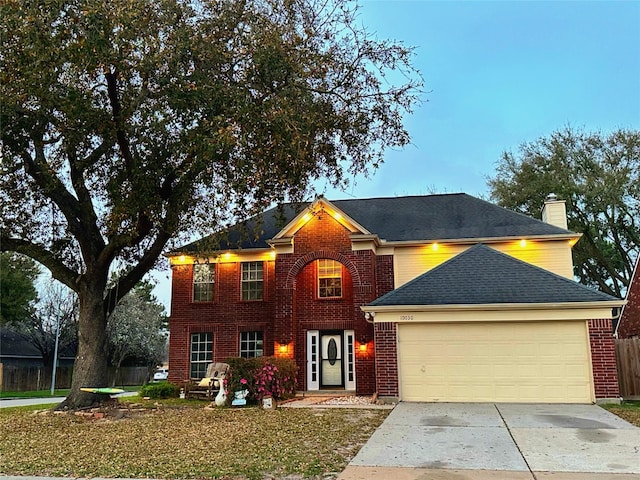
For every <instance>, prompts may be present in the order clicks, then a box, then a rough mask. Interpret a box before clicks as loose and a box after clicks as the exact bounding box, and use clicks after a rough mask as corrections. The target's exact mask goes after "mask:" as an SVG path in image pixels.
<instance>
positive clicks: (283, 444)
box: [0, 400, 389, 479]
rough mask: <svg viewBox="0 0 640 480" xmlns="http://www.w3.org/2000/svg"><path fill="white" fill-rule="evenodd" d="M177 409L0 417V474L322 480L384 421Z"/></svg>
mask: <svg viewBox="0 0 640 480" xmlns="http://www.w3.org/2000/svg"><path fill="white" fill-rule="evenodd" d="M178 401H179V400H175V401H173V400H172V401H171V402H168V401H164V400H162V401H160V403H161V404H162V407H161V408H159V409H156V410H152V411H149V410H143V411H138V410H135V409H132V410H129V411H128V413H125V414H124V415H122V414H121V415H120V416H117V415H115V416H112V417H110V416H108V417H107V418H104V419H95V418H94V419H92V418H86V417H81V416H76V415H73V414H69V413H67V414H53V413H50V412H38V413H34V410H33V409H1V410H0V472H2V473H3V474H5V475H49V476H69V477H132V478H143V477H148V478H175V479H181V478H183V479H200V478H211V479H216V478H217V479H220V478H234V479H262V478H264V477H265V475H273V476H276V477H284V476H286V475H292V474H298V475H303V476H305V477H309V476H314V475H322V474H326V473H330V472H340V471H342V470H343V469H344V468H345V466H346V465H347V463H348V462H349V460H350V459H351V458H353V456H355V454H356V453H357V451H358V450H359V449H360V447H361V446H362V445H363V444H364V443H365V442H366V440H367V439H368V438H369V437H370V436H371V434H372V433H373V432H374V431H375V429H376V428H377V427H378V426H379V425H380V423H382V421H383V420H384V418H385V417H386V416H387V414H388V412H389V411H388V410H367V409H307V408H304V409H294V408H278V409H276V410H275V411H265V410H262V409H261V408H257V407H253V408H217V409H213V410H205V409H204V408H202V404H203V403H204V404H207V403H208V402H193V401H189V402H188V403H181V404H179V403H175V402H178ZM182 402H184V400H182ZM139 403H140V402H138V404H139ZM157 403H158V402H154V401H150V402H148V403H147V404H146V405H147V406H151V405H156V404H157ZM9 410H11V411H9ZM112 413H113V412H112ZM45 439H46V441H45Z"/></svg>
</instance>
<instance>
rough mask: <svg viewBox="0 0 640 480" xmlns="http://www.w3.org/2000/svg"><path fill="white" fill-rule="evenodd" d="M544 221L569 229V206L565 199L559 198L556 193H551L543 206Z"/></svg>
mask: <svg viewBox="0 0 640 480" xmlns="http://www.w3.org/2000/svg"><path fill="white" fill-rule="evenodd" d="M542 221H543V222H545V223H548V224H550V225H555V226H556V227H560V228H564V229H565V230H566V229H567V206H566V202H565V201H564V200H558V196H557V195H556V194H555V193H550V194H549V195H547V198H546V199H545V201H544V206H543V207H542Z"/></svg>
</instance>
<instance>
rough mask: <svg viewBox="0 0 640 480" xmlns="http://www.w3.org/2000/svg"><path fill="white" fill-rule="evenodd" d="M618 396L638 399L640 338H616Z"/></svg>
mask: <svg viewBox="0 0 640 480" xmlns="http://www.w3.org/2000/svg"><path fill="white" fill-rule="evenodd" d="M616 358H617V362H618V382H619V384H620V396H621V397H622V398H623V399H625V400H640V338H623V339H618V340H616Z"/></svg>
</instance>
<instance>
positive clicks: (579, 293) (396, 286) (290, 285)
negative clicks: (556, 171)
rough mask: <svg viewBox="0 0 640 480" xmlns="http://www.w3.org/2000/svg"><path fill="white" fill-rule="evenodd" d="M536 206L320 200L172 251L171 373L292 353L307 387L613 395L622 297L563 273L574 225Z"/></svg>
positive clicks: (398, 392)
mask: <svg viewBox="0 0 640 480" xmlns="http://www.w3.org/2000/svg"><path fill="white" fill-rule="evenodd" d="M542 218H543V220H544V221H540V220H536V219H533V218H530V217H528V216H525V215H521V214H518V213H515V212H512V211H510V210H506V209H504V208H501V207H498V206H496V205H493V204H491V203H489V202H486V201H484V200H480V199H477V198H474V197H472V196H469V195H466V194H448V195H429V196H411V197H396V198H372V199H354V200H338V201H333V202H330V201H328V200H326V199H323V198H321V199H319V200H316V201H314V202H313V203H309V204H301V205H293V204H287V205H284V206H283V207H281V208H274V209H271V210H268V211H266V212H264V213H263V214H262V215H261V216H259V217H258V218H254V219H252V220H250V221H249V222H247V224H246V225H237V226H235V227H232V228H231V229H230V230H229V232H228V233H227V236H226V237H219V236H218V237H210V238H206V239H203V240H201V241H199V242H195V243H193V244H190V245H186V246H185V247H182V248H180V249H178V250H176V251H173V252H170V253H169V254H168V255H167V256H168V257H169V259H170V262H171V267H172V272H173V279H172V298H171V320H170V330H171V337H170V351H169V361H170V363H171V370H170V373H169V379H170V380H172V381H176V382H179V381H182V380H185V379H186V378H200V377H202V376H203V374H204V371H205V369H206V365H207V363H208V362H211V361H224V359H226V358H228V357H230V356H245V357H252V356H257V355H277V356H282V357H289V358H292V359H293V360H295V362H296V364H297V365H298V368H299V371H298V378H297V381H298V389H299V390H304V391H314V390H325V389H326V390H346V391H355V392H357V393H358V394H372V393H374V392H377V393H378V395H379V396H380V397H381V398H386V399H394V400H395V399H399V400H405V401H469V402H474V401H478V402H486V401H500V402H507V401H508V402H554V403H555V402H558V403H567V402H582V403H590V402H593V401H595V400H596V399H605V398H609V399H617V398H618V395H619V392H618V381H617V372H616V362H615V349H614V342H613V337H612V324H611V321H612V310H613V309H615V308H618V307H620V306H621V305H622V303H623V302H622V300H620V299H616V298H614V297H611V296H608V295H606V294H603V293H600V292H596V291H594V290H592V289H590V288H587V287H585V286H582V285H580V284H578V283H576V282H574V281H573V262H572V258H571V247H572V246H573V244H574V243H575V242H576V241H578V239H579V237H580V235H579V234H576V233H573V232H570V231H568V230H567V224H566V212H565V204H564V201H558V200H556V199H555V198H554V197H550V198H549V199H548V201H547V202H545V205H544V209H543V212H542ZM216 239H217V241H218V243H216ZM211 245H218V246H217V247H211Z"/></svg>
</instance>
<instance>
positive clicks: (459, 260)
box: [369, 244, 618, 306]
mask: <svg viewBox="0 0 640 480" xmlns="http://www.w3.org/2000/svg"><path fill="white" fill-rule="evenodd" d="M613 300H618V299H617V298H615V297H612V296H610V295H607V294H605V293H602V292H599V291H596V290H593V289H591V288H589V287H586V286H584V285H581V284H579V283H576V282H574V281H572V280H569V279H566V278H564V277H561V276H559V275H556V274H554V273H551V272H549V271H547V270H544V269H542V268H539V267H536V266H534V265H531V264H528V263H526V262H523V261H521V260H518V259H516V258H513V257H511V256H509V255H506V254H504V253H501V252H498V251H496V250H494V249H492V248H489V247H487V246H486V245H482V244H477V245H474V246H473V247H471V248H469V249H467V250H465V251H464V252H462V253H461V254H459V255H457V256H455V257H453V258H452V259H450V260H448V261H447V262H445V263H443V264H441V265H438V266H437V267H435V268H433V269H432V270H429V271H428V272H426V273H424V274H422V275H420V276H419V277H417V278H415V279H414V280H412V281H410V282H408V283H406V284H405V285H402V286H401V287H399V288H397V289H396V290H393V291H392V292H389V293H388V294H386V295H384V296H382V297H380V298H378V299H376V300H374V301H373V302H371V303H370V304H369V306H384V305H482V304H500V303H565V302H606V301H613Z"/></svg>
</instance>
